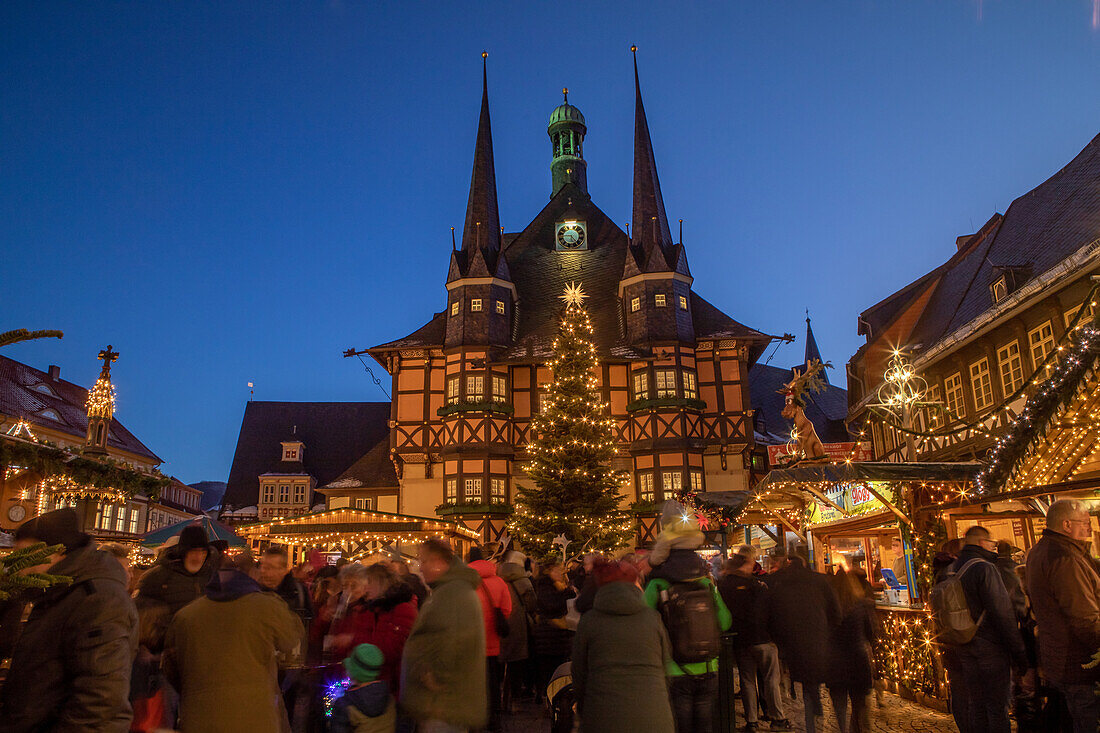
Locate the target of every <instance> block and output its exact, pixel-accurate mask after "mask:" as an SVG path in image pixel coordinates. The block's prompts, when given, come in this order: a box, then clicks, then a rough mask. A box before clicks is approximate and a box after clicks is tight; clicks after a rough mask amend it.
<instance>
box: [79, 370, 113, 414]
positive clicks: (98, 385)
mask: <svg viewBox="0 0 1100 733" xmlns="http://www.w3.org/2000/svg"><path fill="white" fill-rule="evenodd" d="M85 407H86V408H87V410H88V417H101V418H103V419H105V420H110V419H111V418H112V417H114V414H115V385H113V384H111V380H110V378H109V377H105V376H100V377H99V379H97V380H95V384H94V385H93V386H92V388H91V389H90V390H88V401H87V403H86V404H85Z"/></svg>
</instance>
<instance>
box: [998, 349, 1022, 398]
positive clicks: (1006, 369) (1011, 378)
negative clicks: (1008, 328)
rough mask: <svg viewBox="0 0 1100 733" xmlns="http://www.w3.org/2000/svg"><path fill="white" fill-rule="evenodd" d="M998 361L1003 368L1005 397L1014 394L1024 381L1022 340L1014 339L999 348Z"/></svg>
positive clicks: (1002, 380)
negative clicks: (1021, 351)
mask: <svg viewBox="0 0 1100 733" xmlns="http://www.w3.org/2000/svg"><path fill="white" fill-rule="evenodd" d="M997 363H998V364H999V365H1000V368H1001V386H1003V387H1004V390H1005V397H1007V396H1009V395H1010V394H1013V393H1014V392H1015V391H1016V390H1018V389H1019V388H1020V387H1021V386H1022V385H1023V383H1024V367H1023V363H1022V361H1021V359H1020V342H1019V341H1013V342H1012V343H1010V344H1005V345H1004V346H1002V347H1001V348H999V349H997Z"/></svg>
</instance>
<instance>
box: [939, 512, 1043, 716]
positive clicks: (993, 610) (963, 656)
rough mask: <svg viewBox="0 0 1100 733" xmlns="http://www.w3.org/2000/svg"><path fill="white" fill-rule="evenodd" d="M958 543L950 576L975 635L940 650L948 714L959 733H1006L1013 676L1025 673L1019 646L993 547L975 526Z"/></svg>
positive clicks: (1020, 641) (1020, 639) (1021, 644)
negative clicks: (947, 685) (947, 691)
mask: <svg viewBox="0 0 1100 733" xmlns="http://www.w3.org/2000/svg"><path fill="white" fill-rule="evenodd" d="M963 540H964V542H965V543H966V544H965V545H964V546H963V548H962V551H961V552H959V557H958V559H957V560H955V562H954V563H953V564H952V565H951V567H950V569H949V572H954V573H955V574H956V577H957V578H958V580H959V583H960V584H961V585H962V588H963V593H964V594H965V595H966V605H967V608H968V610H969V611H970V616H971V618H973V619H974V621H975V623H977V625H978V631H977V633H976V634H975V636H974V638H973V639H972V640H971V641H970V642H969V643H967V644H960V645H951V646H948V645H945V649H944V655H943V661H944V666H945V667H946V668H947V673H948V676H949V678H950V680H951V714H952V715H953V716H954V718H955V724H956V725H957V726H958V727H959V730H960V731H961V733H987V732H988V733H1009V731H1010V727H1009V722H1008V701H1009V693H1010V691H1011V687H1012V671H1013V669H1014V668H1015V669H1016V671H1017V672H1019V673H1020V674H1023V673H1024V672H1026V671H1027V655H1026V653H1025V651H1024V640H1023V636H1022V635H1021V634H1020V629H1019V627H1018V626H1017V624H1016V615H1015V613H1014V612H1013V609H1012V601H1011V599H1010V598H1009V596H1008V590H1007V589H1005V584H1004V581H1003V580H1002V579H1001V573H1000V571H999V570H998V569H997V566H996V564H995V563H996V562H997V552H996V550H997V542H996V541H995V540H993V539H992V538H991V537H990V534H989V530H987V529H986V528H985V527H979V526H974V527H971V528H970V529H968V530H967V531H966V535H965V536H964V538H963ZM967 563H970V564H969V565H967ZM964 568H965V570H964ZM960 571H963V572H960Z"/></svg>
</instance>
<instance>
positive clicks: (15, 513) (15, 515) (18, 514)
mask: <svg viewBox="0 0 1100 733" xmlns="http://www.w3.org/2000/svg"><path fill="white" fill-rule="evenodd" d="M26 517H27V508H26V507H25V506H23V505H22V504H16V505H15V506H12V507H9V508H8V521H11V522H22V521H23V520H24V519H25V518H26Z"/></svg>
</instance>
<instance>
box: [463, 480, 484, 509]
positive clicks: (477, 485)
mask: <svg viewBox="0 0 1100 733" xmlns="http://www.w3.org/2000/svg"><path fill="white" fill-rule="evenodd" d="M463 488H464V489H465V497H464V498H465V499H466V501H468V502H471V503H475V502H479V501H481V479H479V478H468V479H466V481H465V482H464V483H463Z"/></svg>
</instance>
